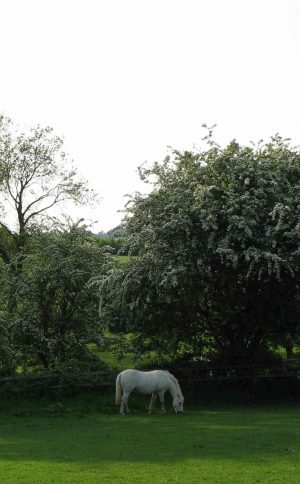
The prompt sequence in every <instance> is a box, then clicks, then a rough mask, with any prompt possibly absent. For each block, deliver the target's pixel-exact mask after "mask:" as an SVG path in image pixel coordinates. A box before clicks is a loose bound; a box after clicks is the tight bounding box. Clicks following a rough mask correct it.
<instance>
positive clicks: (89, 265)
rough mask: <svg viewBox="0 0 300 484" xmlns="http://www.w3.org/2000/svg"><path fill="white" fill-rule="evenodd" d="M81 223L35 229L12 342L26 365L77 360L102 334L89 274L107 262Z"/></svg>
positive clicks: (19, 291)
mask: <svg viewBox="0 0 300 484" xmlns="http://www.w3.org/2000/svg"><path fill="white" fill-rule="evenodd" d="M110 260H111V259H110V254H109V252H107V250H106V248H99V247H98V246H97V244H96V242H95V240H94V238H93V237H91V236H90V235H89V234H88V233H87V231H86V230H85V228H84V227H81V226H80V225H78V224H76V225H73V226H71V227H70V228H66V227H65V228H63V229H60V230H55V231H51V232H47V233H45V232H44V231H42V232H40V233H35V235H34V237H32V239H31V247H30V251H29V252H28V253H27V255H26V258H25V259H24V267H23V271H22V274H21V275H20V276H19V280H18V285H17V298H18V300H17V301H18V304H17V310H16V312H15V316H14V321H15V325H14V335H15V338H14V345H15V348H18V350H19V352H20V354H22V355H23V358H24V361H25V362H26V363H27V364H31V365H32V364H42V365H43V366H44V367H45V368H49V367H52V368H54V367H55V366H57V365H58V364H59V363H64V362H67V361H68V360H70V359H74V360H81V359H82V358H83V357H84V356H85V355H86V353H87V346H86V345H87V343H91V342H97V341H98V340H99V338H100V336H101V332H100V328H99V316H98V293H97V290H96V288H95V287H93V286H91V285H90V284H89V282H90V280H91V278H93V277H95V276H96V275H99V274H105V273H106V271H107V270H108V268H109V267H110V265H111V262H110Z"/></svg>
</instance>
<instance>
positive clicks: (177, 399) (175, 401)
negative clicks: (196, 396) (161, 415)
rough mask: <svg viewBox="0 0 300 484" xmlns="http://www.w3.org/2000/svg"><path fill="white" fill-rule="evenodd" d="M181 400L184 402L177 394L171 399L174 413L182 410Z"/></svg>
mask: <svg viewBox="0 0 300 484" xmlns="http://www.w3.org/2000/svg"><path fill="white" fill-rule="evenodd" d="M183 402H184V398H183V397H181V396H177V397H175V398H174V399H173V408H174V410H175V413H182V412H183Z"/></svg>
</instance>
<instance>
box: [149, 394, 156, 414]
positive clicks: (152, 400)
mask: <svg viewBox="0 0 300 484" xmlns="http://www.w3.org/2000/svg"><path fill="white" fill-rule="evenodd" d="M156 398H157V393H152V396H151V402H150V405H149V408H148V413H151V412H152V408H153V405H154V402H155V400H156Z"/></svg>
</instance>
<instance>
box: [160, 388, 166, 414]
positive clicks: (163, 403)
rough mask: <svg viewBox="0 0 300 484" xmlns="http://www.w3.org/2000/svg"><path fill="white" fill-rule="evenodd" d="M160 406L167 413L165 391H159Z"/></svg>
mask: <svg viewBox="0 0 300 484" xmlns="http://www.w3.org/2000/svg"><path fill="white" fill-rule="evenodd" d="M159 400H160V407H161V411H162V413H166V409H165V392H159Z"/></svg>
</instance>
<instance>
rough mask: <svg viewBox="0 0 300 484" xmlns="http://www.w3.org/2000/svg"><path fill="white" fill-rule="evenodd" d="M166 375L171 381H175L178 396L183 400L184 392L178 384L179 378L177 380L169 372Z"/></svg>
mask: <svg viewBox="0 0 300 484" xmlns="http://www.w3.org/2000/svg"><path fill="white" fill-rule="evenodd" d="M166 373H167V374H168V376H169V377H170V379H171V380H173V382H174V383H175V386H176V389H177V394H178V396H179V397H180V398H183V395H182V391H181V388H180V385H179V383H178V380H177V378H175V376H174V375H172V373H170V372H169V371H166Z"/></svg>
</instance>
